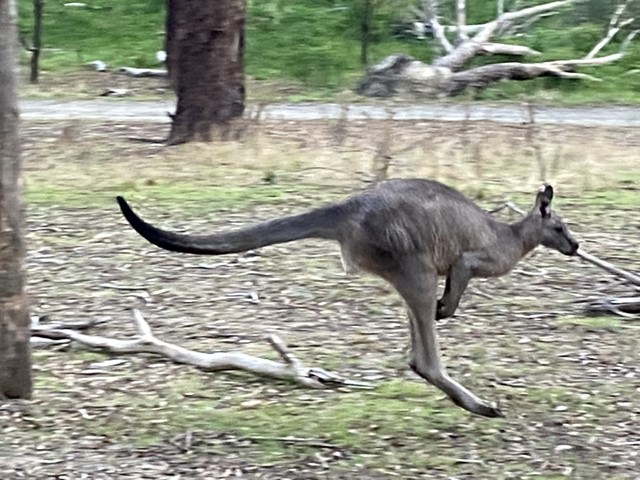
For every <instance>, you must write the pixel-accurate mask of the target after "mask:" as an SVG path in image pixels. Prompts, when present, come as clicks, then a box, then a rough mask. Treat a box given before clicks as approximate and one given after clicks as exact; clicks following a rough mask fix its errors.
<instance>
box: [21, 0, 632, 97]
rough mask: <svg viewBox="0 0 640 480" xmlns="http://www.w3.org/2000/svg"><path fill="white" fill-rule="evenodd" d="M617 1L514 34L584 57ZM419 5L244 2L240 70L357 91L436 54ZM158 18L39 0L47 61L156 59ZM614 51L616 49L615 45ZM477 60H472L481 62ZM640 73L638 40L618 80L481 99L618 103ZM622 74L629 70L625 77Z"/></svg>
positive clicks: (145, 4) (133, 7) (406, 0)
mask: <svg viewBox="0 0 640 480" xmlns="http://www.w3.org/2000/svg"><path fill="white" fill-rule="evenodd" d="M498 3H499V2H497V1H496V0H477V1H473V2H468V5H467V23H468V24H475V23H483V22H486V21H488V20H490V19H492V18H494V17H495V15H496V9H497V4H498ZM533 3H543V2H540V1H536V2H524V1H521V0H520V1H517V0H504V2H503V4H504V8H505V10H510V9H515V8H522V7H523V6H527V5H531V4H533ZM439 4H440V10H441V15H442V17H443V20H445V21H449V23H454V20H455V1H454V0H441V1H440V2H439ZM618 4H619V1H613V0H585V1H583V2H580V3H579V4H577V5H576V6H573V7H571V8H570V9H568V10H566V11H562V12H560V13H558V14H557V15H553V16H549V17H548V18H543V19H541V20H540V21H538V22H536V23H535V24H533V25H532V26H531V27H530V28H528V29H527V30H526V31H522V32H520V33H519V34H518V37H517V38H513V42H514V43H518V44H523V45H527V46H530V47H531V48H533V49H535V50H539V51H541V52H542V56H541V57H539V58H537V60H547V59H555V58H574V57H577V56H580V55H584V54H585V53H586V52H587V51H588V50H589V49H590V48H591V47H592V46H593V44H594V43H595V42H597V41H598V39H599V38H601V37H602V35H603V33H604V31H605V30H606V27H607V24H608V21H609V18H610V17H611V14H612V12H613V11H614V9H615V8H616V6H617V5H618ZM18 5H19V11H20V23H19V28H20V33H21V38H23V39H24V42H23V43H25V42H26V43H28V41H29V39H30V38H31V32H32V29H33V2H32V0H20V1H19V2H18ZM421 8H422V2H421V1H419V0H417V1H411V0H350V1H345V0H342V1H339V0H296V1H295V2H285V1H283V0H260V1H257V0H248V1H247V22H246V47H245V71H246V73H247V74H248V75H250V76H251V77H253V78H255V79H257V80H268V81H285V82H294V83H298V84H301V85H303V86H304V87H306V88H308V89H310V90H311V91H312V92H313V94H314V95H316V96H322V95H324V94H329V95H330V94H332V93H334V92H335V91H337V90H340V89H343V88H351V87H353V85H354V83H355V82H356V81H357V78H359V76H360V75H361V73H362V68H363V63H368V64H370V63H373V62H376V61H378V60H380V59H381V58H383V57H384V56H386V55H388V54H391V53H396V52H403V53H407V54H409V55H412V56H414V57H416V58H418V59H420V60H422V61H425V62H429V61H430V60H431V59H432V58H433V57H434V55H436V54H437V53H438V50H437V45H436V42H434V41H433V39H432V38H431V37H430V36H429V34H428V32H427V35H426V38H424V39H420V38H418V37H417V36H416V35H414V34H413V33H412V31H411V30H412V23H413V22H414V21H415V20H417V19H418V13H417V12H419V11H420V9H421ZM628 12H629V16H632V17H635V18H636V20H635V26H633V25H632V26H631V28H634V27H635V28H638V26H640V20H639V19H640V2H638V1H637V0H636V1H633V0H632V2H630V4H629V6H628ZM164 14H165V2H164V1H163V0H135V1H128V0H114V1H113V2H110V4H109V6H107V7H104V8H101V9H97V10H94V9H86V8H85V9H80V8H69V7H64V6H63V4H62V3H59V2H55V3H54V2H46V1H45V13H44V39H43V42H44V47H45V51H44V53H43V58H42V62H43V67H44V69H45V70H53V71H68V70H73V69H76V70H77V69H78V68H79V67H80V65H81V64H82V63H86V62H89V61H92V60H95V59H97V58H99V59H100V60H103V61H105V62H107V63H109V64H111V65H114V66H120V65H129V66H141V67H142V66H153V65H156V60H155V56H154V54H155V52H156V51H157V50H159V49H161V48H163V37H162V32H163V31H164ZM452 39H453V36H452ZM506 41H507V42H508V41H509V39H506ZM610 48H611V49H614V48H616V42H615V41H614V42H613V43H612V45H611V46H610ZM507 60H508V58H507ZM25 61H26V60H25ZM483 61H485V60H484V59H483V58H478V59H476V60H475V62H477V63H478V64H481V63H482V62H483ZM486 61H489V60H486ZM491 61H495V58H494V59H493V60H491ZM638 69H640V47H639V46H638V43H637V42H635V44H633V45H631V46H630V48H629V50H628V52H627V55H626V56H625V58H624V59H623V60H622V61H621V62H617V63H615V64H612V65H607V66H604V67H601V68H599V69H598V75H599V76H600V77H601V78H602V77H603V76H604V77H605V78H607V79H608V80H609V79H616V78H617V77H620V79H619V80H617V81H607V82H602V84H589V85H586V84H584V83H582V84H580V83H577V82H560V81H557V80H555V79H541V80H536V81H534V82H533V83H530V82H527V83H525V84H519V83H518V82H515V83H510V84H507V85H501V86H500V87H496V88H492V89H490V90H488V91H487V92H486V95H488V96H491V95H493V96H497V97H504V96H511V95H517V94H520V93H524V92H529V91H531V90H532V89H533V90H541V89H544V88H547V87H554V88H560V89H563V90H565V91H566V92H574V93H575V92H576V91H581V90H583V89H587V90H588V91H589V92H593V93H594V94H596V95H598V94H599V95H600V97H601V98H602V99H603V100H614V99H615V98H616V96H619V97H621V98H623V99H625V98H626V99H631V98H636V97H640V86H639V85H640V82H638V81H631V80H632V79H633V78H635V79H637V77H638V76H639V75H640V74H639V73H638V72H635V73H634V70H638ZM630 71H631V72H632V73H628V72H630ZM586 72H587V73H589V70H586ZM623 74H625V75H634V76H632V77H631V78H629V77H628V76H626V77H622V75H623Z"/></svg>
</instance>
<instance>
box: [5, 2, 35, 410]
mask: <svg viewBox="0 0 640 480" xmlns="http://www.w3.org/2000/svg"><path fill="white" fill-rule="evenodd" d="M17 40H18V37H17V32H16V5H15V0H0V85H2V88H0V398H1V397H6V398H30V397H31V390H32V383H31V382H32V380H31V350H30V348H29V337H30V328H31V325H30V319H29V314H28V311H27V302H26V296H25V291H24V258H25V243H24V237H23V223H24V215H23V205H22V202H21V195H20V186H19V177H20V151H19V137H18V120H19V114H18V99H17V95H16V90H17V88H16V78H17V72H16V70H17V61H16V58H17V57H16V52H17Z"/></svg>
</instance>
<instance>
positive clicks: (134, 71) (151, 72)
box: [118, 67, 168, 77]
mask: <svg viewBox="0 0 640 480" xmlns="http://www.w3.org/2000/svg"><path fill="white" fill-rule="evenodd" d="M118 72H120V73H124V74H125V75H128V76H129V77H166V76H167V75H168V74H167V71H166V70H164V69H159V68H134V67H120V68H119V69H118Z"/></svg>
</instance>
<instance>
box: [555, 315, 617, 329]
mask: <svg viewBox="0 0 640 480" xmlns="http://www.w3.org/2000/svg"><path fill="white" fill-rule="evenodd" d="M557 324H558V325H570V326H577V327H585V328H587V329H589V330H591V329H596V330H597V329H609V328H620V327H624V322H623V321H621V320H620V318H619V317H615V316H598V317H563V318H558V319H557Z"/></svg>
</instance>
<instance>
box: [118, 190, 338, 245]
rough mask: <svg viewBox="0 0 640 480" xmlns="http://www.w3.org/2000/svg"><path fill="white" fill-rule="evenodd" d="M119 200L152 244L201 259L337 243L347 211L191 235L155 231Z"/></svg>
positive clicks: (322, 211)
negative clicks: (305, 242) (318, 241)
mask: <svg viewBox="0 0 640 480" xmlns="http://www.w3.org/2000/svg"><path fill="white" fill-rule="evenodd" d="M116 199H117V200H118V204H119V205H120V210H122V214H123V215H124V217H125V218H126V219H127V221H128V222H129V224H130V225H131V226H132V227H133V229H134V230H135V231H136V232H138V233H139V234H140V235H141V236H142V237H144V238H145V239H146V240H147V241H149V242H150V243H153V244H154V245H157V246H158V247H160V248H164V249H165V250H170V251H172V252H180V253H194V254H201V255H223V254H226V253H239V252H246V251H247V250H253V249H256V248H260V247H264V246H267V245H274V244H276V243H285V242H291V241H293V240H300V239H303V238H322V239H327V240H337V239H338V238H339V236H340V227H341V226H342V223H343V219H344V213H343V209H342V208H341V207H340V206H339V205H330V206H327V207H321V208H318V209H315V210H311V211H310V212H306V213H302V214H300V215H291V216H287V217H281V218H276V219H273V220H268V221H266V222H262V223H258V224H256V225H253V226H250V227H247V228H240V229H238V230H233V231H230V232H222V233H218V234H213V235H188V234H181V233H174V232H169V231H166V230H162V229H160V228H157V227H154V226H153V225H151V224H149V223H147V222H145V221H144V220H142V219H141V218H140V217H139V216H138V215H137V214H136V213H135V212H134V211H133V210H132V209H131V207H130V206H129V204H128V203H127V201H126V200H125V199H124V198H122V197H120V196H119V197H116Z"/></svg>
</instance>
